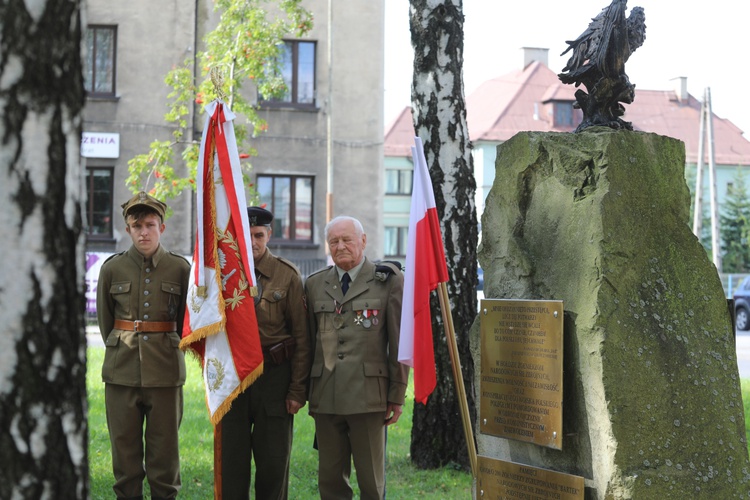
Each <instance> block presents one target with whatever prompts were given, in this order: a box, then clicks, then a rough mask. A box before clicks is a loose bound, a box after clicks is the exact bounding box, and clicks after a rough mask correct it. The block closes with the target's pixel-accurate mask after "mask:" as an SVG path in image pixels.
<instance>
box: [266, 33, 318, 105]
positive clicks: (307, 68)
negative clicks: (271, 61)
mask: <svg viewBox="0 0 750 500" xmlns="http://www.w3.org/2000/svg"><path fill="white" fill-rule="evenodd" d="M279 65H280V66H281V75H282V78H283V79H284V83H285V84H286V90H285V92H284V95H283V96H280V97H269V98H265V97H264V96H261V97H260V100H261V101H264V103H265V104H277V103H280V104H296V105H300V106H314V105H315V42H300V41H288V40H287V41H284V46H283V47H282V48H281V53H280V54H279Z"/></svg>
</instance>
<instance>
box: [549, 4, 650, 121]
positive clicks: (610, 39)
mask: <svg viewBox="0 0 750 500" xmlns="http://www.w3.org/2000/svg"><path fill="white" fill-rule="evenodd" d="M626 6H627V0H613V1H612V3H611V4H610V5H609V6H608V7H605V8H604V9H602V11H601V12H600V13H599V15H598V16H596V17H595V18H593V19H592V20H591V23H590V24H589V26H588V28H587V29H586V30H585V31H584V32H583V33H581V35H580V36H579V37H578V38H576V39H575V40H573V41H566V42H565V43H567V44H568V48H567V49H566V50H565V51H564V52H563V53H562V54H560V55H565V54H566V53H567V52H569V51H571V50H572V51H573V54H572V55H571V56H570V59H568V62H567V64H566V65H565V67H564V68H563V70H562V73H560V74H559V75H557V76H558V78H559V79H560V81H561V82H563V83H565V84H575V86H576V87H578V86H579V85H580V84H584V85H585V86H586V90H587V91H588V93H586V92H584V91H583V90H582V89H578V90H577V91H576V93H575V96H576V102H575V104H574V106H575V107H578V108H580V109H581V111H583V121H582V122H581V124H580V125H578V128H576V130H575V131H576V132H580V131H582V130H584V129H586V128H588V127H593V126H597V125H599V126H605V127H610V128H615V129H626V130H633V125H632V124H631V123H630V122H627V121H625V120H623V119H622V118H620V117H621V116H622V115H623V114H624V113H625V108H624V107H623V105H622V104H621V103H626V104H630V103H632V102H633V99H635V84H633V83H630V79H629V78H628V75H626V74H625V62H626V61H627V60H628V58H629V57H630V54H632V53H633V52H635V50H636V49H637V48H638V47H640V46H641V45H643V42H644V41H645V40H646V15H645V13H644V11H643V9H642V8H641V7H633V9H632V10H631V11H630V15H629V16H628V17H627V18H626V17H625V10H626Z"/></svg>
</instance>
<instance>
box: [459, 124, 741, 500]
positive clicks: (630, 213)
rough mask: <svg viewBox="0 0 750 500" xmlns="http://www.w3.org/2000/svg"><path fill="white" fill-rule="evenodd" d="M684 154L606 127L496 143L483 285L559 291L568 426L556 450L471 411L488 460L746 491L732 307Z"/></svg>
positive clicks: (500, 295) (624, 493) (661, 487)
mask: <svg viewBox="0 0 750 500" xmlns="http://www.w3.org/2000/svg"><path fill="white" fill-rule="evenodd" d="M684 165H685V149H684V145H683V144H682V143H681V142H680V141H677V140H675V139H671V138H668V137H663V136H658V135H655V134H649V133H642V132H630V131H624V130H614V129H611V128H605V127H591V128H589V129H587V130H586V131H585V132H582V133H579V134H555V133H534V132H527V133H519V134H517V135H516V136H515V137H513V138H512V139H511V140H509V141H507V142H505V143H503V144H502V145H501V146H499V147H498V156H497V161H496V176H495V181H494V184H493V187H492V189H491V191H490V193H489V196H488V198H487V201H486V208H485V211H484V213H483V215H482V243H481V246H480V249H479V261H480V263H481V266H482V268H483V269H484V270H485V295H486V297H490V298H497V299H522V300H558V301H562V302H563V308H564V318H563V339H562V346H563V361H562V374H563V376H562V379H563V380H562V432H563V436H562V443H561V446H560V447H559V448H560V449H554V448H549V447H546V446H541V445H539V444H536V443H533V442H523V441H519V440H517V439H512V438H503V437H497V436H493V435H489V434H484V433H482V432H481V431H480V429H481V428H482V426H481V423H480V422H476V423H475V424H474V428H475V429H476V430H477V431H476V436H477V444H478V451H479V455H480V457H491V458H493V459H498V460H503V461H508V462H513V463H515V464H523V465H526V466H533V467H537V468H541V469H545V470H549V471H557V472H560V473H564V474H570V475H574V476H581V477H583V478H584V484H585V498H587V499H588V498H592V499H605V498H606V499H610V498H611V499H620V498H634V499H649V498H678V499H692V498H717V499H718V498H721V499H730V498H746V499H747V498H750V494H749V493H748V492H750V462H749V461H748V451H747V442H746V440H745V423H744V414H743V404H742V395H741V391H740V379H739V375H738V370H737V360H736V352H735V343H734V332H733V328H732V319H731V315H730V312H729V310H728V307H727V301H726V298H725V296H724V292H723V289H722V285H721V283H720V280H719V276H718V273H717V272H716V268H715V267H714V265H713V264H712V263H711V262H710V260H709V259H708V256H707V255H706V251H705V249H704V248H703V247H702V246H701V244H700V242H699V241H698V239H697V238H696V237H695V236H694V235H693V234H692V232H691V230H690V228H689V226H688V223H689V220H690V208H689V207H690V195H689V191H688V187H687V184H686V182H685V179H684ZM481 317H482V314H481V311H480V315H479V316H478V317H477V321H476V322H475V324H474V325H473V327H472V342H471V344H472V349H473V358H474V363H475V365H476V366H477V367H480V364H481V363H480V359H481V355H480V354H481V353H480V352H479V346H480V345H481V341H480V340H481V339H480V338H479V335H480V322H481ZM500 348H502V346H500ZM475 373H476V374H477V379H476V383H475V387H476V401H478V402H479V401H480V400H481V398H482V395H481V393H480V386H481V380H480V379H481V373H482V368H481V367H480V368H479V369H477V370H476V371H475ZM530 498H535V497H533V496H532V497H530Z"/></svg>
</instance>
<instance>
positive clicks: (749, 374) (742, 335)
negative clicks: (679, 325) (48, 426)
mask: <svg viewBox="0 0 750 500" xmlns="http://www.w3.org/2000/svg"><path fill="white" fill-rule="evenodd" d="M86 338H87V339H88V342H89V345H90V346H97V347H104V342H103V341H102V337H101V335H99V330H98V329H97V328H96V327H88V328H86ZM737 368H738V369H739V372H740V378H750V331H748V332H737Z"/></svg>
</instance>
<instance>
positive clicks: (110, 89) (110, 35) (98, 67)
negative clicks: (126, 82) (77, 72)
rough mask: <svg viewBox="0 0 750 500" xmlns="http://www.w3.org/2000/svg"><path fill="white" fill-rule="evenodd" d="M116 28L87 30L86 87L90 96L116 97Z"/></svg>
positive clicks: (98, 27) (84, 77)
mask: <svg viewBox="0 0 750 500" xmlns="http://www.w3.org/2000/svg"><path fill="white" fill-rule="evenodd" d="M116 45H117V27H116V26H89V27H88V29H87V30H86V61H85V68H84V75H83V81H84V87H85V88H86V91H87V92H88V93H89V94H90V95H94V96H114V95H115V54H116V50H115V49H116Z"/></svg>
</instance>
